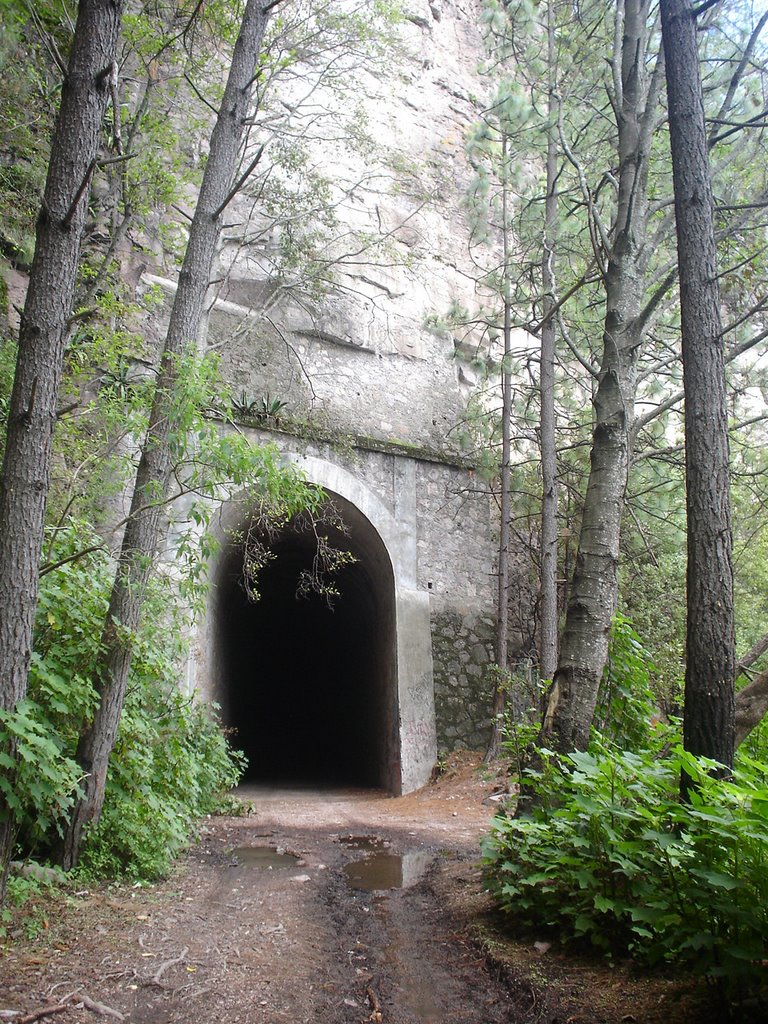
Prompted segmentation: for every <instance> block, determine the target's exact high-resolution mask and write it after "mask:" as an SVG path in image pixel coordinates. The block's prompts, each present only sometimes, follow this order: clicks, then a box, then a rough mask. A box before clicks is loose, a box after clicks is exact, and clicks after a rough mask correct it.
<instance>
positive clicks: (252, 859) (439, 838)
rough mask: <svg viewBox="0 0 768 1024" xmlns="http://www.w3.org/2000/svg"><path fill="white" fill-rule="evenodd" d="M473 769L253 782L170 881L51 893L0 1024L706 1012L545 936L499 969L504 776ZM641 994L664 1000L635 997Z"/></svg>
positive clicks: (409, 1023)
mask: <svg viewBox="0 0 768 1024" xmlns="http://www.w3.org/2000/svg"><path fill="white" fill-rule="evenodd" d="M476 767H477V766H476V764H471V765H470V764H467V765H463V766H462V767H461V770H459V771H456V772H455V773H454V774H453V775H452V777H450V778H448V779H445V780H441V781H440V782H439V783H438V784H437V785H433V786H430V787H427V788H425V789H424V790H422V791H420V792H419V793H416V794H412V795H411V796H408V797H404V798H399V799H390V798H387V797H386V796H384V795H382V794H377V793H370V792H343V793H341V792H326V793H319V792H311V791H301V790H271V791H267V790H245V791H242V792H241V794H240V795H241V797H242V798H243V799H245V800H247V801H250V802H252V804H253V807H254V810H253V812H252V813H250V814H248V815H247V816H244V817H238V818H214V819H210V820H208V821H206V822H205V823H204V825H203V827H202V830H201V834H200V837H199V841H198V842H196V843H195V844H194V845H193V846H192V847H191V848H190V850H189V852H188V853H187V854H186V856H185V857H184V858H183V859H182V860H181V862H180V864H179V867H178V869H177V871H176V872H175V873H174V874H173V876H172V877H170V878H169V879H166V880H165V881H164V882H162V883H160V884H159V885H156V886H153V887H151V888H141V887H127V886H122V887H112V888H97V889H93V890H84V889H80V890H77V891H75V892H72V893H71V894H70V895H69V896H67V897H66V898H59V899H58V900H57V901H54V902H53V903H51V904H49V905H48V906H44V907H43V909H42V910H41V912H40V913H41V914H43V915H46V916H44V917H43V918H42V919H40V918H38V920H37V926H38V927H37V928H35V929H32V930H33V931H36V932H37V934H35V935H30V934H27V935H26V936H25V935H23V934H17V937H16V940H15V941H14V942H13V943H12V944H11V945H9V946H8V947H6V948H5V950H4V955H3V957H2V960H1V961H0V1020H8V1021H14V1022H15V1024H32V1021H35V1020H47V1019H51V1020H53V1021H54V1022H58V1024H82V1022H85V1021H89V1022H94V1021H97V1020H98V1019H99V1018H101V1019H103V1020H121V1019H122V1020H125V1021H130V1022H135V1024H190V1022H193V1021H194V1022H195V1024H214V1022H216V1024H220V1022H231V1024H246V1022H247V1024H262V1022H263V1024H266V1022H281V1021H290V1022H294V1024H298V1022H305V1024H309V1022H323V1024H363V1022H373V1024H438V1022H439V1024H502V1022H504V1024H528V1022H533V1021H550V1022H553V1024H554V1022H555V1021H560V1022H564V1021H570V1022H572V1024H579V1022H585V1021H595V1022H597V1021H610V1022H614V1021H619V1020H625V1021H629V1020H638V1021H643V1020H647V1021H656V1020H658V1021H665V1022H669V1021H673V1020H674V1021H677V1020H688V1019H690V1020H694V1019H696V1018H695V1017H690V1018H689V1017H688V1016H687V1015H684V1014H683V1015H679V1016H678V1014H677V1013H676V1012H673V1011H674V1010H675V1009H676V1010H682V1008H683V1006H682V1004H678V1003H673V1002H672V1001H670V1000H669V999H667V990H666V989H664V987H663V985H662V987H661V988H659V987H658V985H657V986H656V987H655V988H653V990H652V991H650V992H645V990H644V989H642V987H641V988H638V987H637V986H635V987H634V988H632V987H631V986H630V988H629V989H627V986H626V978H618V977H612V976H611V974H612V972H610V971H606V970H605V968H604V967H600V968H598V971H597V974H591V973H589V971H588V970H587V969H586V968H584V969H583V970H582V968H580V967H578V965H577V966H576V970H575V971H574V970H573V969H572V968H573V965H567V967H568V969H567V970H564V968H563V967H562V966H558V961H557V960H556V958H555V957H554V956H553V955H552V954H548V955H546V956H542V954H541V953H540V952H538V951H536V950H535V949H529V950H527V951H526V950H524V951H523V956H524V962H523V963H521V964H520V965H519V966H518V967H515V966H514V965H512V966H510V963H506V964H503V965H501V966H500V964H499V959H498V958H497V957H495V956H493V955H492V953H491V951H490V950H489V947H488V945H487V944H486V945H483V944H482V943H479V942H478V931H477V923H478V920H479V919H482V917H483V915H487V914H488V902H487V898H486V897H485V896H484V894H483V893H482V885H481V877H480V872H479V869H478V867H477V860H478V857H479V846H478V843H479V838H480V836H481V835H482V833H483V832H484V831H486V830H487V828H488V824H489V821H490V818H491V816H492V815H493V813H494V811H495V809H496V804H494V803H493V801H492V800H491V799H490V798H491V796H492V794H493V792H494V790H495V789H496V788H498V782H499V780H498V779H494V778H491V779H484V778H483V776H482V775H481V774H479V773H478V771H477V770H476ZM27 931H28V932H29V925H27ZM615 973H616V972H613V974H614V975H615ZM545 975H547V977H546V979H545V978H544V976H545ZM670 992H671V994H672V995H673V996H674V995H675V993H674V992H672V991H671V990H670ZM641 995H647V996H648V999H647V1000H646V1004H645V1005H646V1006H647V1007H652V1008H653V1010H654V1011H656V1010H658V1015H657V1013H656V1012H651V1010H650V1009H648V1010H647V1011H646V1010H641V1009H639V1008H640V1007H641V1003H640V1002H639V1001H638V1000H639V998H640V996H641ZM675 998H677V997H676V996H675ZM665 999H666V1003H665ZM41 1011H42V1013H41Z"/></svg>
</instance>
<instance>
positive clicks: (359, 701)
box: [215, 495, 400, 792]
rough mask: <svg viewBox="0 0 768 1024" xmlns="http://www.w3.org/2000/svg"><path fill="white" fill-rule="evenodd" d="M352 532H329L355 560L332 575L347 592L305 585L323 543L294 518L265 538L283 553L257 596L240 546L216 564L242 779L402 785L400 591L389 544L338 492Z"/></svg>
mask: <svg viewBox="0 0 768 1024" xmlns="http://www.w3.org/2000/svg"><path fill="white" fill-rule="evenodd" d="M332 498H333V502H334V504H335V506H336V508H337V510H338V511H340V512H341V516H342V519H343V522H344V524H345V526H346V528H347V530H348V531H349V532H348V534H347V535H344V534H343V533H342V532H340V531H338V530H336V529H331V530H326V529H324V530H323V531H322V532H324V533H327V535H328V537H329V540H330V541H331V542H332V543H333V544H334V545H335V546H337V547H341V548H344V549H346V550H348V551H350V552H351V554H352V555H353V556H354V559H355V561H354V562H353V563H352V564H350V565H347V566H344V567H343V568H342V569H340V570H339V572H338V573H337V574H336V575H335V577H334V584H335V586H336V588H337V589H338V591H339V595H338V596H337V597H335V598H333V599H332V602H331V604H330V606H329V602H328V599H327V598H326V597H325V596H322V595H319V594H317V593H310V594H309V596H300V595H299V594H297V585H298V580H299V576H300V574H301V573H302V572H303V571H311V569H312V562H313V559H314V557H315V553H316V540H315V537H314V534H313V532H312V531H311V530H306V529H304V530H302V529H300V528H298V527H297V526H295V525H292V526H290V527H288V528H287V529H285V530H283V531H282V532H281V533H280V535H279V537H278V538H277V539H274V540H272V541H271V542H269V543H268V542H266V541H265V543H267V546H268V547H269V549H270V551H271V553H272V554H273V555H274V556H275V557H274V558H273V559H272V560H271V561H270V562H269V563H268V565H267V566H266V567H265V568H264V569H262V570H261V573H260V575H259V585H258V589H259V594H260V596H259V599H258V600H257V601H252V600H250V599H249V597H248V595H247V593H246V590H245V588H244V586H243V582H242V571H243V545H242V544H234V543H233V544H231V545H230V546H229V547H228V549H227V551H226V553H225V554H224V555H223V557H222V560H221V563H220V571H219V573H218V581H217V582H218V586H217V594H218V597H217V614H216V625H215V634H216V647H217V653H218V657H217V659H216V660H217V662H218V666H219V687H218V689H219V701H220V703H221V705H222V714H223V718H224V722H225V724H226V725H227V726H228V727H230V728H231V729H233V730H235V735H234V738H233V742H234V745H235V746H236V747H239V748H240V749H242V750H243V751H244V753H245V755H246V757H247V759H248V769H247V772H246V776H245V781H250V782H266V783H275V784H278V783H283V782H287V783H289V784H307V785H317V786H324V785H335V786H337V785H346V786H361V787H363V786H365V787H375V788H381V789H386V790H388V791H390V792H398V791H399V779H400V773H399V749H398V743H399V741H398V732H397V723H398V710H397V679H396V675H397V673H396V654H395V649H396V636H395V588H394V577H393V572H392V566H391V563H390V559H389V556H388V554H387V551H386V548H385V547H384V544H383V542H382V540H381V538H380V537H379V535H378V534H377V532H376V531H375V530H374V528H373V526H372V525H371V524H370V522H368V520H367V519H366V518H365V516H363V515H362V513H361V512H360V511H359V510H358V509H357V508H355V506H354V505H352V504H351V503H350V502H348V501H346V500H345V499H343V498H341V497H340V496H337V495H332Z"/></svg>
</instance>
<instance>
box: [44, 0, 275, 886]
mask: <svg viewBox="0 0 768 1024" xmlns="http://www.w3.org/2000/svg"><path fill="white" fill-rule="evenodd" d="M266 22H267V15H266V14H265V13H264V10H263V3H262V0H248V3H247V4H246V7H245V11H244V14H243V20H242V23H241V26H240V32H239V35H238V38H237V42H236V43H235V48H234V52H233V56H232V64H231V66H230V71H229V76H228V79H227V84H226V87H225V91H224V97H223V99H222V102H221V107H220V109H219V113H218V116H217V119H216V123H215V125H214V128H213V132H212V134H211V142H210V151H209V155H208V161H207V163H206V167H205V173H204V175H203V181H202V184H201V186H200V194H199V196H198V201H197V207H196V209H195V214H194V217H193V220H192V224H191V226H190V233H189V241H188V243H187V250H186V254H185V256H184V262H183V265H182V269H181V273H180V275H179V282H178V288H177V291H176V295H175V297H174V301H173V307H172V310H171V316H170V321H169V325H168V332H167V335H166V340H165V346H164V349H163V356H162V361H161V366H160V374H159V377H158V381H157V387H156V391H155V398H154V402H153V407H152V412H151V415H150V423H149V428H148V431H147V436H146V439H145V441H144V445H143V448H142V454H141V460H140V462H139V468H138V471H137V476H136V485H135V489H134V494H133V500H132V504H131V511H130V517H129V520H128V523H127V526H126V530H125V535H124V538H123V544H122V549H121V553H120V560H119V565H118V571H117V574H116V577H115V583H114V588H113V591H112V595H111V599H110V604H109V611H108V614H107V619H106V624H105V629H104V635H103V642H102V648H103V650H104V652H105V653H104V657H103V661H102V663H101V665H100V666H99V669H98V673H97V677H96V679H95V681H94V682H95V686H96V689H97V691H98V694H99V703H98V706H97V709H96V713H95V716H94V719H93V722H92V723H91V724H90V725H89V726H88V727H87V728H86V730H85V731H84V732H83V734H82V735H81V738H80V742H79V745H78V750H77V759H78V762H79V764H80V765H81V766H82V768H83V772H84V773H85V781H84V783H83V796H82V798H81V799H80V800H78V802H77V803H76V805H75V808H74V811H73V814H72V817H71V820H70V823H69V827H68V829H67V834H66V836H65V839H64V844H63V850H62V858H61V859H62V864H63V866H64V868H65V869H69V868H71V867H73V866H74V865H75V864H76V863H77V860H78V856H79V852H80V846H81V841H82V836H83V828H84V826H85V825H86V824H87V823H88V822H96V821H98V819H99V816H100V814H101V809H102V806H103V803H104V792H105V787H106V780H107V769H108V766H109V758H110V755H111V753H112V748H113V747H114V744H115V739H116V736H117V731H118V727H119V725H120V716H121V713H122V708H123V702H124V700H125V691H126V688H127V684H128V674H129V671H130V665H131V657H132V653H133V635H134V633H135V631H136V630H137V629H138V627H139V624H140V621H141V610H142V604H143V600H144V594H145V589H146V585H147V580H148V578H149V574H150V571H151V567H152V562H153V559H154V558H155V557H156V554H157V551H158V548H159V545H160V543H161V541H162V538H163V535H164V524H165V519H164V515H163V511H162V505H163V501H164V499H165V497H166V495H167V493H168V489H169V484H170V478H171V472H172V468H173V442H174V437H175V436H176V435H177V433H178V429H179V428H178V425H176V424H174V422H173V391H174V387H175V386H176V383H177V380H178V370H179V358H180V357H181V356H183V355H184V354H185V353H187V352H193V351H194V350H195V348H196V345H197V339H198V334H199V331H200V325H201V321H202V314H203V306H204V302H205V295H206V292H207V289H208V282H209V277H210V272H211V265H212V263H213V258H214V255H215V252H216V245H217V241H218V237H219V228H220V222H221V215H222V213H223V209H224V207H225V206H226V203H227V201H228V199H229V198H230V192H231V189H232V186H233V183H234V180H235V173H236V170H237V167H238V159H239V153H240V146H241V142H242V139H243V132H244V127H245V121H246V118H247V117H248V114H249V108H250V100H251V91H252V85H253V82H254V79H255V76H256V70H255V69H256V62H257V59H258V57H259V52H260V49H261V44H262V41H263V38H264V29H265V27H266Z"/></svg>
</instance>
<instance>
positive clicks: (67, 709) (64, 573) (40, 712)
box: [0, 527, 242, 878]
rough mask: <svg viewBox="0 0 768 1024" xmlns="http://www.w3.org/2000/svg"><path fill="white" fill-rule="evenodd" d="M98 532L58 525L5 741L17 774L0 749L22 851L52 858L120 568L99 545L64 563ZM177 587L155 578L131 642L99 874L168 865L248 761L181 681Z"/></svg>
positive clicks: (146, 873)
mask: <svg viewBox="0 0 768 1024" xmlns="http://www.w3.org/2000/svg"><path fill="white" fill-rule="evenodd" d="M94 539H95V538H93V537H92V536H91V535H89V534H88V533H87V532H86V529H85V528H84V527H83V528H81V529H80V530H79V531H76V530H75V529H74V528H70V529H68V530H60V531H59V533H58V536H57V539H56V542H55V545H54V548H53V550H52V553H53V554H54V555H55V556H56V557H57V558H58V560H60V561H61V562H62V564H60V565H59V566H58V567H57V568H56V569H55V570H53V571H51V572H49V573H48V574H46V575H45V576H44V577H43V580H42V586H41V595H40V603H39V607H38V616H37V627H36V636H35V652H34V655H33V662H32V671H31V675H30V689H29V696H28V698H27V700H26V701H24V702H23V703H22V704H21V705H19V707H18V708H17V710H16V712H15V713H14V714H13V715H10V714H4V715H3V716H2V724H1V726H0V741H3V745H5V744H6V743H7V742H8V741H9V739H11V738H13V739H14V740H15V742H16V746H17V751H18V756H17V759H16V764H17V767H16V769H15V774H13V775H12V774H10V773H9V772H8V771H7V770H6V769H8V768H9V767H12V766H13V763H14V762H13V761H11V760H10V759H8V758H7V755H6V754H5V753H3V754H0V758H2V759H3V760H2V767H3V769H4V771H3V772H2V773H1V774H0V787H2V791H3V795H4V796H5V798H6V800H8V802H9V805H10V807H11V808H12V810H13V811H14V814H15V817H16V820H17V823H18V844H19V847H20V850H21V852H22V853H23V854H24V855H29V854H32V853H37V854H42V855H45V854H46V853H47V852H50V851H51V849H52V848H53V847H54V846H55V845H56V835H57V832H60V831H61V826H62V822H63V819H64V817H65V815H66V813H67V811H68V810H69V808H70V806H71V804H72V801H73V798H74V795H75V792H76V788H77V783H78V780H79V777H80V769H79V767H78V765H77V764H76V762H75V760H74V755H75V751H76V747H77V740H78V736H79V733H80V729H81V727H82V723H83V722H84V721H85V720H87V719H88V718H89V717H90V716H91V715H92V713H93V710H94V707H95V701H96V695H95V692H94V690H93V687H92V685H91V679H92V678H93V673H94V671H95V666H96V662H97V657H98V654H99V645H100V637H101V634H102V629H103V624H104V617H105V613H106V608H107V601H108V597H109V593H110V588H111V585H112V577H113V571H114V569H113V566H112V563H111V561H110V559H109V557H108V555H107V553H106V552H105V551H104V550H103V548H101V547H100V546H98V547H97V548H96V550H94V551H90V552H89V553H87V554H82V555H81V556H80V557H75V558H72V559H71V560H69V561H66V560H64V559H66V558H68V557H69V556H72V555H74V554H76V553H77V551H78V549H80V550H81V551H84V550H85V549H86V548H87V547H88V542H89V541H93V540H94ZM94 546H95V545H94ZM176 594H177V590H176V583H175V582H174V581H172V580H169V579H167V578H164V577H160V578H158V579H155V580H154V581H153V583H152V585H151V587H150V591H149V594H148V596H147V605H146V614H145V617H144V625H143V627H142V629H141V630H140V632H139V633H138V634H137V635H136V636H135V637H134V638H133V639H134V658H133V662H132V669H131V677H130V684H129V695H128V698H127V700H126V708H125V713H124V716H123V720H122V722H121V725H120V731H119V734H118V740H117V744H116V747H115V752H114V755H113V757H112V760H111V763H110V771H109V776H108V780H107V793H106V800H105V806H104V811H103V814H102V818H101V820H100V822H99V824H98V825H97V826H96V827H95V828H93V829H92V830H91V831H90V832H88V834H87V836H86V841H85V847H84V857H83V864H84V869H85V870H86V871H88V872H89V873H92V874H96V873H105V874H108V875H111V876H117V875H129V876H131V877H135V878H146V877H155V876H157V875H158V874H162V873H163V872H165V871H167V870H168V869H169V867H170V864H171V861H172V859H173V856H174V855H175V854H176V853H177V852H178V850H179V848H180V846H181V845H182V844H183V843H184V842H185V841H186V839H187V837H188V835H189V832H190V829H191V827H192V825H193V823H194V821H195V819H197V818H199V817H200V816H201V815H204V814H208V813H211V812H212V811H213V810H214V809H215V808H216V805H217V801H218V800H219V798H220V794H221V793H222V792H223V791H225V790H227V789H229V788H230V787H231V786H233V785H234V784H235V783H236V781H237V778H238V777H239V774H240V771H241V768H242V760H241V757H240V755H238V754H234V753H232V752H231V751H230V750H229V748H228V746H227V742H226V739H225V738H224V736H223V734H222V733H221V730H220V729H219V728H218V726H217V725H216V723H215V720H214V719H213V718H212V717H211V716H210V714H209V712H208V711H207V710H206V709H204V708H201V707H199V706H198V705H197V704H195V703H194V702H193V701H192V700H191V699H190V698H188V697H184V696H183V695H182V694H181V693H180V692H179V691H178V689H177V678H178V666H179V664H180V659H181V657H182V655H183V653H184V643H183V641H182V639H181V637H182V636H183V635H184V616H183V613H182V611H181V610H180V609H179V608H178V600H177V596H176Z"/></svg>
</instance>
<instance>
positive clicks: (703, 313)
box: [661, 0, 736, 794]
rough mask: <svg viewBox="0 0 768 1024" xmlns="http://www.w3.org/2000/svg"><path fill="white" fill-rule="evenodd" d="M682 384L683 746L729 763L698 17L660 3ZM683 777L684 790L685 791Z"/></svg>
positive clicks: (716, 383) (730, 648)
mask: <svg viewBox="0 0 768 1024" xmlns="http://www.w3.org/2000/svg"><path fill="white" fill-rule="evenodd" d="M661 17H662V34H663V39H664V50H665V53H666V57H667V64H666V76H667V98H668V106H669V136H670V146H671V150H672V171H673V178H674V186H675V220H676V226H677V259H678V268H679V277H680V313H681V321H682V343H683V386H684V389H685V466H686V505H687V513H688V573H687V583H688V587H687V590H688V599H687V600H688V622H687V638H686V668H685V708H684V712H683V743H684V745H685V748H686V750H689V751H690V752H691V753H693V754H699V755H704V756H705V757H711V758H714V759H715V760H717V761H719V762H720V763H721V764H723V765H726V766H727V767H731V766H732V765H733V751H734V675H735V660H736V659H735V654H734V622H733V569H732V565H731V513H730V495H729V480H728V472H729V465H730V457H729V450H728V407H727V398H726V385H725V359H724V351H723V341H722V337H721V335H722V325H721V321H720V296H719V289H718V283H717V252H716V248H715V233H714V200H713V196H712V185H711V182H710V176H709V157H708V150H707V138H706V131H705V122H704V103H703V99H702V89H701V78H700V74H699V57H698V48H697V44H696V16H695V14H694V11H693V8H692V7H691V4H690V3H689V2H688V0H662V3H661ZM689 782H690V780H688V779H687V778H683V780H682V790H683V793H684V794H685V793H686V792H687V790H688V787H689Z"/></svg>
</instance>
